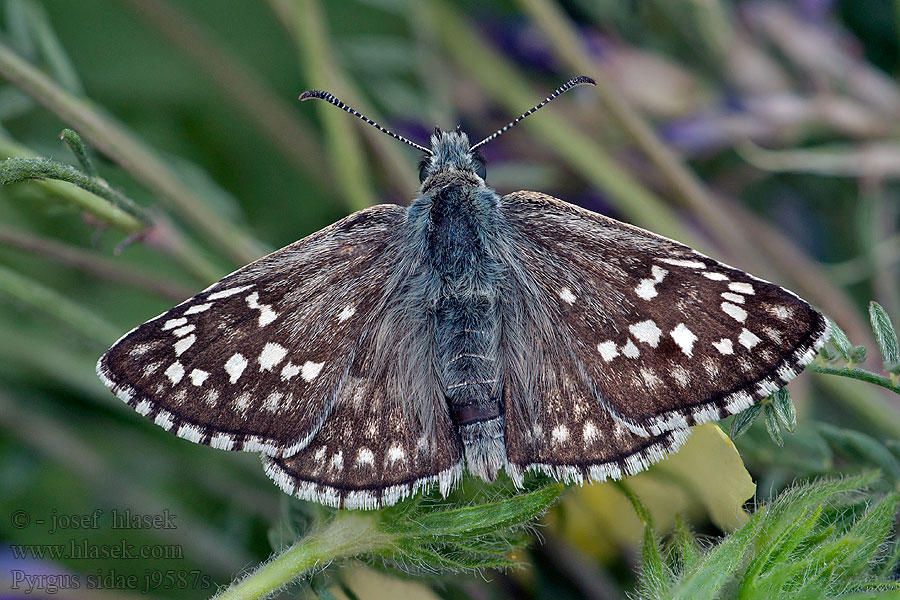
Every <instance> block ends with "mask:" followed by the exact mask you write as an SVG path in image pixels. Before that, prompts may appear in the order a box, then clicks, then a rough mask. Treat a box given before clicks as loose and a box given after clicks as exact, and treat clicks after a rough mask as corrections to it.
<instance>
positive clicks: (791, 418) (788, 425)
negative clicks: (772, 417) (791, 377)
mask: <svg viewBox="0 0 900 600" xmlns="http://www.w3.org/2000/svg"><path fill="white" fill-rule="evenodd" d="M772 406H773V407H774V408H775V414H776V415H777V416H778V420H779V421H780V422H781V424H782V425H784V428H785V429H787V430H788V431H790V432H791V433H794V429H796V428H797V410H796V409H795V408H794V401H793V400H791V394H790V392H788V390H787V388H781V389H780V390H778V391H777V392H775V393H774V394H772Z"/></svg>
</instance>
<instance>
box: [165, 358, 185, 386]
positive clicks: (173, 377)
mask: <svg viewBox="0 0 900 600" xmlns="http://www.w3.org/2000/svg"><path fill="white" fill-rule="evenodd" d="M166 377H168V378H169V381H171V382H172V383H179V382H181V378H182V377H184V366H182V364H181V363H180V362H178V361H177V360H176V361H175V362H173V363H172V364H171V365H169V368H168V369H166Z"/></svg>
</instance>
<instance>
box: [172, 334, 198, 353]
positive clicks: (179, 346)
mask: <svg viewBox="0 0 900 600" xmlns="http://www.w3.org/2000/svg"><path fill="white" fill-rule="evenodd" d="M196 340H197V336H196V335H194V334H193V333H192V334H191V335H189V336H187V337H186V338H181V339H180V340H178V341H177V342H175V356H181V355H182V354H184V351H185V350H187V349H188V348H190V347H191V345H192V344H193V343H194V342H195V341H196Z"/></svg>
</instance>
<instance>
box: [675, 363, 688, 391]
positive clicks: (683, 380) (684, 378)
mask: <svg viewBox="0 0 900 600" xmlns="http://www.w3.org/2000/svg"><path fill="white" fill-rule="evenodd" d="M671 374H672V377H674V378H675V381H677V382H678V385H679V386H681V387H687V386H688V384H689V383H690V382H691V374H690V372H689V371H688V370H687V369H685V368H684V367H682V366H680V365H676V366H674V367H672V370H671Z"/></svg>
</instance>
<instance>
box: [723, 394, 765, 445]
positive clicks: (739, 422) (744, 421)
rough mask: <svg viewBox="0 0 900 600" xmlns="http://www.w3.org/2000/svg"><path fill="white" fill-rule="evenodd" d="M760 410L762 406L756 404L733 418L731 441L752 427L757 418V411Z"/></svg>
mask: <svg viewBox="0 0 900 600" xmlns="http://www.w3.org/2000/svg"><path fill="white" fill-rule="evenodd" d="M761 410H762V404H760V403H758V402H757V403H756V404H752V405H750V407H749V408H747V409H746V410H742V411H741V412H739V413H738V414H736V415H735V416H734V419H732V421H731V433H730V436H731V439H733V440H736V439H738V438H739V437H741V436H742V435H744V433H746V432H747V430H748V429H750V426H751V425H753V422H754V421H755V420H756V417H758V416H759V411H761Z"/></svg>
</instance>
